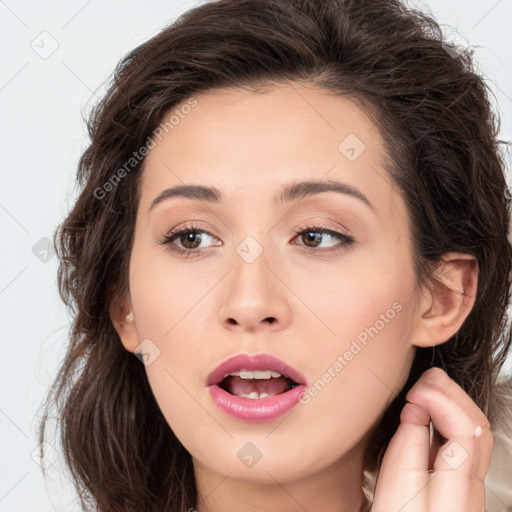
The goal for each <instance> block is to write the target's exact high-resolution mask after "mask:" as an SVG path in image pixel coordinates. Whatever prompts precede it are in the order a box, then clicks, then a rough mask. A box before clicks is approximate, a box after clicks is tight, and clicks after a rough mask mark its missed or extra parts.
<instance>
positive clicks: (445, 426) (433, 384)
mask: <svg viewBox="0 0 512 512" xmlns="http://www.w3.org/2000/svg"><path fill="white" fill-rule="evenodd" d="M406 399H407V400H408V401H410V402H413V403H415V404H416V405H419V406H421V407H423V408H425V409H426V410H427V411H428V414H429V415H430V417H431V418H432V422H433V425H434V427H435V429H436V430H437V431H438V433H439V434H440V435H441V436H443V437H444V438H445V439H446V440H448V441H447V443H446V444H445V445H444V446H443V447H442V448H440V449H438V454H437V456H436V458H435V460H434V469H435V470H449V469H453V468H454V466H457V467H462V466H463V468H462V471H465V472H468V473H469V472H470V471H474V472H475V474H476V475H477V476H478V477H479V478H480V479H481V480H484V479H485V476H486V474H487V471H488V468H489V463H490V457H491V452H492V444H493V443H492V434H491V432H490V425H489V421H488V420H487V418H486V417H485V415H484V413H483V412H482V411H481V410H480V409H479V408H478V406H477V405H476V404H475V402H473V400H472V399H471V397H470V396H469V395H468V394H467V393H466V392H465V391H464V390H463V389H462V388H461V387H460V386H459V385H458V384H457V383H456V382H454V381H453V380H452V379H450V377H449V376H448V375H447V374H446V373H445V372H444V371H443V370H441V369H440V368H431V369H430V370H428V371H427V372H425V373H424V374H423V375H422V376H421V378H420V379H419V380H418V382H416V384H414V386H413V387H412V388H411V389H410V391H409V392H408V393H407V395H406ZM477 434H478V435H477ZM450 441H457V443H458V444H453V445H452V446H451V447H450V448H448V445H449V442H450ZM461 448H462V449H464V450H465V452H467V455H468V457H465V452H464V451H462V449H461ZM446 449H447V451H446V452H445V450H446ZM453 450H455V451H453ZM452 452H453V453H452ZM454 457H455V458H456V460H452V459H454ZM463 458H464V461H462V459H463ZM466 461H468V464H466Z"/></svg>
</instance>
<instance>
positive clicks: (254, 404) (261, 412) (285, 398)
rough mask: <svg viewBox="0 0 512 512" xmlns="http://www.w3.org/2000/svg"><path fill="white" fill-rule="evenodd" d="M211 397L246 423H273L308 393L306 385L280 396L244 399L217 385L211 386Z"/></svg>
mask: <svg viewBox="0 0 512 512" xmlns="http://www.w3.org/2000/svg"><path fill="white" fill-rule="evenodd" d="M208 389H209V391H210V396H211V397H212V400H213V401H214V403H215V404H216V405H217V407H218V408H219V409H220V410H221V411H223V412H225V413H226V414H228V415H229V416H232V417H233V418H236V419H239V420H244V421H259V422H261V421H271V420H274V419H276V418H279V417H280V416H282V415H283V414H286V413H287V412H288V411H290V410H291V409H292V408H293V407H295V405H297V403H298V402H299V398H300V395H301V394H302V393H304V392H305V391H306V386H305V385H304V384H299V385H298V386H295V387H294V388H293V389H290V390H289V391H286V392H284V393H280V394H279V395H274V396H266V397H264V398H243V397H240V396H236V395H232V394H231V393H228V392H227V391H224V390H223V389H222V388H221V387H219V386H217V385H216V384H214V385H212V386H209V388H208Z"/></svg>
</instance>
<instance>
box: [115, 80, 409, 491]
mask: <svg viewBox="0 0 512 512" xmlns="http://www.w3.org/2000/svg"><path fill="white" fill-rule="evenodd" d="M195 100H196V102H197V103H189V105H194V106H193V107H190V108H188V107H187V108H182V109H180V108H179V107H177V108H175V109H173V113H176V111H178V113H179V115H177V117H175V118H174V121H173V123H172V129H169V126H170V125H168V126H167V132H166V131H165V130H163V131H162V130H161V131H160V132H159V133H160V138H161V140H159V139H158V138H156V139H155V142H156V145H154V147H152V148H151V150H150V151H149V154H148V156H147V158H146V162H145V168H144V174H143V183H142V189H141V200H140V205H139V209H138V213H137V220H136V228H135V239H134V246H133V252H132V254H131V262H130V276H129V279H130V301H131V307H132V311H133V314H134V318H135V326H136V330H137V338H138V339H137V343H139V344H140V343H142V344H141V345H140V347H139V348H142V349H143V350H144V351H145V352H146V353H147V354H149V355H148V356H146V357H147V358H148V359H147V364H146V367H145V368H146V371H147V376H148V379H149V383H150V385H151V388H152V390H153V393H154V396H155V398H156V400H157V402H158V405H159V407H160V408H161V410H162V412H163V414H164V416H165V418H166V420H167V422H168V424H169V426H170V427H171V428H172V430H173V431H174V433H175V435H176V436H177V437H178V438H179V440H180V441H181V443H182V444H183V445H184V446H185V448H186V449H187V450H188V451H189V452H190V454H191V455H192V456H193V458H194V459H193V460H194V464H195V467H196V469H197V468H199V467H203V468H208V471H213V472H215V473H218V474H222V475H227V474H229V475H230V476H231V477H232V478H236V479H239V480H246V481H251V482H262V483H263V482H266V483H274V482H275V480H276V479H277V480H278V481H280V482H282V483H283V482H286V481H291V480H293V479H297V478H301V477H306V476H308V475H311V474H313V473H316V472H320V471H323V470H327V468H329V467H335V466H336V464H344V465H347V464H348V463H349V462H350V464H360V463H361V461H362V453H363V448H364V446H363V445H364V443H365V440H366V434H367V433H368V432H369V431H370V429H371V428H372V426H374V424H375V422H376V421H377V420H378V419H379V417H380V416H381V414H382V413H383V412H384V410H385V409H386V407H387V405H389V403H390V401H391V400H392V399H393V398H394V397H395V396H396V393H397V392H398V391H399V390H400V389H401V387H402V386H403V385H404V383H405V381H406V378H407V376H408V373H409V369H410V365H411V363H412V358H413V355H414V346H413V343H412V341H413V340H412V338H413V335H414V325H415V321H416V319H417V309H418V308H417V306H418V302H417V301H418V298H417V293H416V291H417V290H416V288H415V285H416V281H415V275H414V272H413V263H412V252H411V248H410V246H409V225H408V220H407V216H406V211H405V206H404V204H403V202H402V200H401V198H400V196H399V194H398V192H397V189H396V187H395V186H394V184H393V183H392V182H391V180H390V178H389V176H388V174H387V172H386V170H385V169H384V167H383V156H384V149H383V143H382V140H381V138H380V136H379V132H378V129H377V127H376V126H374V124H373V123H372V122H371V120H370V119H369V118H368V117H367V116H366V115H365V114H364V112H363V111H362V110H361V109H360V108H358V107H357V106H356V105H355V104H354V103H353V102H351V101H350V100H348V99H346V98H341V97H334V96H332V95H329V94H328V93H326V92H325V91H322V90H319V89H315V88H305V87H296V88H292V87H291V86H278V87H275V88H274V89H272V90H271V92H268V93H265V94H254V93H249V92H246V91H241V90H233V89H223V90H215V91H209V92H207V93H203V94H200V95H197V96H196V97H195ZM168 117H169V116H167V117H166V120H167V118H168ZM301 182H319V183H320V184H321V185H323V186H324V185H327V184H329V185H334V184H338V185H340V184H343V186H344V187H345V189H348V188H350V189H351V190H353V191H356V192H357V195H359V197H357V195H356V194H350V193H347V192H343V190H342V187H340V188H339V189H338V190H337V191H336V190H329V191H325V190H324V191H322V189H321V188H320V187H317V188H316V189H315V188H314V187H309V186H308V187H304V188H303V189H300V188H299V189H292V192H293V190H295V192H297V190H298V191H299V192H300V191H301V190H302V191H303V192H304V194H302V195H301V194H300V193H299V194H297V193H293V194H289V193H288V194H286V193H285V194H284V196H285V197H284V199H283V200H282V201H281V200H279V198H280V196H281V194H282V193H283V192H286V191H288V192H289V191H290V189H289V187H290V186H291V185H292V184H299V183H301ZM182 185H194V186H196V185H197V186H199V185H200V186H202V187H211V188H214V189H216V190H218V191H219V194H220V196H221V197H219V198H218V200H216V201H213V200H211V199H212V198H211V197H208V196H205V195H203V196H200V197H199V198H198V197H195V198H194V197H184V196H171V197H167V199H164V200H162V201H158V202H157V203H156V204H154V206H153V207H152V208H151V205H152V202H153V200H154V199H155V198H157V197H158V196H159V195H160V194H161V193H162V192H163V191H164V190H166V189H168V188H171V187H175V186H182ZM315 192H316V193H315ZM322 229H323V230H330V231H328V232H325V231H324V232H322ZM177 230H185V231H187V230H188V231H191V230H192V233H188V234H187V233H185V234H182V235H181V236H178V237H175V238H174V239H173V241H172V242H170V243H168V244H167V245H162V244H161V242H162V241H163V240H164V238H165V237H166V235H168V234H169V233H170V232H175V231H177ZM194 230H197V231H194ZM301 231H305V233H302V234H298V232H301ZM308 233H309V234H308ZM336 233H339V235H338V234H336ZM346 237H351V239H352V240H353V241H352V242H350V241H349V240H350V238H349V239H347V238H346ZM173 249H177V250H180V249H181V250H182V251H188V252H187V254H186V255H185V254H181V253H178V252H173ZM269 318H272V319H273V321H268V319H269ZM143 340H144V341H143ZM148 340H149V341H148ZM125 346H126V344H125ZM127 348H128V347H127ZM130 349H131V350H133V349H134V346H133V345H132V346H131V347H130ZM239 353H244V354H260V353H265V354H270V355H273V356H275V357H277V358H279V359H281V360H283V361H284V362H285V363H287V364H288V365H290V366H292V367H294V368H295V369H297V370H298V371H299V372H300V373H301V374H302V375H303V376H304V377H305V379H306V381H307V382H306V388H307V392H306V393H305V394H303V395H301V400H300V401H299V402H298V403H297V404H296V405H295V406H294V407H293V408H292V409H290V410H288V411H287V412H286V414H282V415H281V416H279V417H277V418H274V419H268V420H263V421H250V420H249V419H242V418H235V417H233V416H231V415H229V414H227V413H226V412H224V411H223V410H221V409H220V408H219V407H218V406H217V405H216V403H215V402H214V400H213V399H212V397H211V395H210V392H209V387H208V385H207V377H208V375H209V374H210V372H211V371H212V370H213V369H214V368H215V367H217V366H218V365H219V364H220V363H222V362H223V361H224V360H226V359H227V358H229V357H231V356H233V355H235V354H239ZM315 390H316V392H315ZM244 400H246V401H250V400H252V399H250V398H245V399H244ZM259 400H261V399H259ZM251 457H252V458H251ZM251 461H252V462H251ZM254 461H256V462H254Z"/></svg>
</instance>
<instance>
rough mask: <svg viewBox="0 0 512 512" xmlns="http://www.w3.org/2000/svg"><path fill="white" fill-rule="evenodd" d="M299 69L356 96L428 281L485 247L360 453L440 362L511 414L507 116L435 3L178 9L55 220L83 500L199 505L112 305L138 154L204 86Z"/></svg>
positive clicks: (76, 477) (122, 284) (55, 397)
mask: <svg viewBox="0 0 512 512" xmlns="http://www.w3.org/2000/svg"><path fill="white" fill-rule="evenodd" d="M300 82H303V83H309V84H313V85H316V86H319V87H321V88H323V89H325V90H326V91H329V92H331V93H334V94H338V95H340V96H342V95H343V96H346V97H350V98H352V99H355V100H357V101H358V102H359V103H360V104H361V105H362V106H363V107H364V108H365V110H366V112H367V113H368V114H369V115H370V116H371V117H372V119H373V120H374V122H375V124H376V125H377V127H378V129H379V130H380V134H381V137H382V139H383V140H384V141H385V148H386V158H387V170H388V172H389V176H390V179H392V180H393V182H394V184H395V185H396V187H397V190H398V191H399V192H400V194H401V195H402V196H403V198H404V200H405V203H406V205H407V209H408V214H409V217H410V223H411V226H412V227H411V244H412V247H413V249H414V268H415V271H416V275H417V279H418V283H421V284H423V283H426V284H427V285H429V283H432V271H433V269H435V267H436V265H437V264H438V263H439V262H440V259H441V256H442V255H443V253H445V252H448V251H458V252H463V253H467V254H471V255H474V256H475V257H476V258H477V260H478V266H479V283H478V291H477V297H476V301H475V304H474V307H473V309H472V311H471V312H470V313H469V315H468V317H467V318H466V321H465V322H464V324H463V325H462V327H461V328H460V329H459V331H458V332H457V333H456V334H455V335H454V336H453V337H452V338H451V339H450V340H449V341H448V342H446V343H443V344H441V345H440V346H438V347H436V350H435V352H434V353H432V351H431V350H427V349H417V351H416V356H415V360H414V362H413V365H412V368H411V372H410V377H409V379H408V381H407V383H406V385H405V387H404V389H403V390H402V391H401V392H400V393H399V395H398V396H397V397H396V398H395V400H394V401H393V403H392V404H391V406H390V407H389V408H388V409H387V410H386V412H385V414H384V415H383V417H382V421H381V422H380V424H379V425H378V427H377V428H376V430H375V432H374V433H373V435H372V438H371V442H370V444H369V446H368V449H367V452H366V457H365V467H366V469H367V470H368V471H377V470H378V467H379V463H380V461H381V458H382V455H383V453H384V451H385V448H386V446H387V443H388V442H389V440H390V439H391V437H392V436H393V434H394V433H395V431H396V429H397V427H398V424H399V414H400V411H401V409H402V407H403V405H404V404H405V401H404V396H405V394H406V393H407V391H408V390H409V389H410V387H411V386H412V384H413V383H414V382H415V381H416V380H417V379H418V378H419V376H420V375H421V373H422V371H424V370H425V369H426V368H429V367H430V366H432V365H434V366H439V367H441V368H443V369H445V370H446V372H447V373H448V375H449V376H450V377H451V378H452V379H454V380H455V381H456V382H457V383H458V384H459V385H460V386H461V387H462V388H463V389H464V390H465V391H466V392H467V393H468V394H469V395H470V397H471V398H472V399H473V400H474V401H475V403H476V404H477V405H478V406H479V407H480V408H481V409H482V410H483V411H484V413H485V414H486V415H487V417H488V419H489V421H490V423H491V426H492V428H497V427H498V426H499V424H500V422H501V424H504V422H506V421H507V419H508V420H509V419H510V415H511V412H510V408H509V406H508V404H507V403H506V401H505V394H506V393H510V383H509V382H504V383H501V384H500V383H499V381H498V374H499V372H500V368H501V367H502V365H503V362H504V361H505V358H506V356H507V352H508V349H509V346H510V344H511V339H512V338H511V331H510V328H508V326H507V321H508V318H507V316H506V308H507V305H508V301H509V291H510V284H511V282H510V281H511V276H510V271H511V264H512V248H511V245H510V242H509V239H508V232H509V220H510V200H511V197H510V193H509V190H508V188H507V184H506V180H505V175H504V168H505V164H504V156H503V152H502V149H503V148H502V146H500V144H503V142H502V141H499V140H497V136H498V133H499V118H498V116H497V115H496V114H495V113H494V112H493V111H492V108H491V106H490V102H489V99H488V89H487V85H486V83H485V81H484V79H483V78H482V77H481V76H479V74H478V73H477V72H476V71H475V69H474V64H473V58H472V51H471V50H470V49H464V48H455V47H451V46H448V45H447V42H446V41H445V40H444V39H443V34H442V31H441V29H440V26H439V25H438V23H437V22H436V21H435V20H434V19H432V18H431V17H430V16H428V15H426V14H424V13H421V12H418V11H415V10H409V9H407V8H406V7H405V6H404V5H403V4H402V3H401V2H400V1H399V0H357V1H353V0H219V1H216V2H210V3H206V4H203V5H201V6H199V7H196V8H194V9H192V10H190V11H188V12H187V13H185V14H183V15H182V16H181V17H179V18H178V19H177V20H176V21H175V22H174V23H172V24H171V25H169V26H167V27H165V28H164V29H163V30H162V31H161V32H159V33H158V34H157V35H156V36H154V37H152V38H151V39H150V40H148V41H147V42H145V43H143V44H141V45H140V46H138V47H137V48H135V49H134V50H133V51H131V52H130V53H129V54H128V55H126V56H125V57H124V58H123V59H122V61H121V62H120V63H119V64H118V66H117V68H116V69H115V72H114V77H113V81H112V83H111V85H110V88H109V90H108V92H107V94H106V95H105V97H104V98H103V99H102V100H101V101H99V102H98V103H97V104H96V105H95V107H94V109H93V111H92V113H91V115H90V118H89V121H88V131H89V135H90V139H91V141H90V145H89V146H88V147H87V149H86V150H85V152H84V153H83V155H82V156H81V159H80V162H79V166H78V173H77V183H78V186H79V192H80V194H79V196H78V198H77V200H76V202H75V204H74V206H73V208H72V209H71V211H70V213H69V214H68V216H67V217H66V218H65V220H64V221H63V222H62V224H61V225H60V226H59V227H58V229H57V230H56V232H55V237H54V243H55V246H56V250H57V254H58V255H59V257H60V267H59V271H58V285H59V292H60V295H61V297H62V300H63V301H64V302H65V304H66V305H67V306H68V308H70V310H71V311H72V313H73V323H72V329H71V332H70V344H69V347H68V350H67V353H66V354H65V358H64V360H63V362H62V365H61V367H60V370H59V373H58V375H57V377H56V379H55V382H54V383H53V386H52V388H51V390H50V392H49V393H48V396H47V398H46V402H45V404H44V405H45V407H46V409H45V414H44V415H43V418H42V421H41V424H40V441H41V442H42V441H44V439H45V428H46V423H47V420H48V411H49V410H50V407H52V406H53V405H56V406H58V410H59V414H58V421H59V426H60V428H61V436H60V441H61V443H62V448H63V453H64V455H65V461H66V464H67V466H68V467H69V468H70V470H71V474H72V478H73V481H74V483H75V486H76V490H77V492H78V494H79V497H80V499H81V500H82V504H83V505H84V506H85V504H86V503H87V502H89V501H92V502H93V503H94V504H95V506H96V508H97V510H99V511H101V512H113V511H115V512H119V511H120V510H123V511H134V512H135V511H137V512H140V511H144V512H147V511H159V512H162V511H173V512H175V511H176V512H185V511H187V510H188V509H190V508H191V507H194V506H196V505H197V504H196V501H197V491H196V487H195V482H194V472H193V466H192V462H191V457H190V454H189V453H188V452H187V451H186V450H185V448H184V447H183V446H182V445H181V443H180V442H179V440H178V439H177V438H176V437H175V436H174V434H173V432H172V430H171V429H170V427H169V425H168V424H167V422H166V421H165V418H164V417H163V415H162V413H161V411H160V409H159V408H158V406H157V404H156V401H155V399H154V397H153V395H152V392H151V389H150V386H149V385H148V381H147V378H146V373H145V370H144V366H143V365H142V364H141V362H140V361H139V360H138V359H137V358H136V357H134V356H133V354H132V353H130V352H128V351H126V350H125V349H124V348H123V346H122V344H121V342H120V339H119V337H118V335H117V333H116V330H115V329H114V327H113V324H112V320H111V310H112V308H115V305H116V303H117V301H118V300H119V298H120V297H123V295H124V294H127V292H128V264H129V259H130V253H131V248H132V243H133V236H134V225H135V215H136V211H137V208H138V203H139V198H140V178H141V174H142V167H143V163H144V159H143V158H141V159H140V160H138V159H135V160H131V159H132V158H133V152H134V151H137V150H138V149H139V148H141V147H144V146H145V145H147V142H148V140H150V139H151V137H154V133H155V130H156V129H157V128H158V126H159V124H160V123H162V121H163V120H164V119H165V116H166V115H168V114H169V112H171V111H172V109H174V108H176V106H177V105H180V104H183V103H184V102H187V101H188V100H189V99H190V98H191V97H192V96H193V95H196V94H198V93H200V92H201V91H206V90H209V89H213V88H216V87H243V88H246V89H248V90H252V91H256V92H262V91H264V90H265V88H270V87H272V85H274V84H278V83H300ZM129 161H130V162H131V163H130V166H129V167H126V163H127V162H129ZM122 168H124V170H125V172H124V173H121V172H119V170H120V169H122ZM121 175H122V176H121ZM116 176H117V178H115V180H114V177H116ZM107 182H108V183H110V186H109V187H106V186H105V184H106V183H107ZM500 413H501V416H500ZM42 449H43V445H42V444H41V456H43V455H44V454H43V451H42Z"/></svg>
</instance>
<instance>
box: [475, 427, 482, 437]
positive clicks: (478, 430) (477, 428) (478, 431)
mask: <svg viewBox="0 0 512 512" xmlns="http://www.w3.org/2000/svg"><path fill="white" fill-rule="evenodd" d="M481 433H482V428H481V427H476V428H475V437H478V436H479V435H480V434H481Z"/></svg>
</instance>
